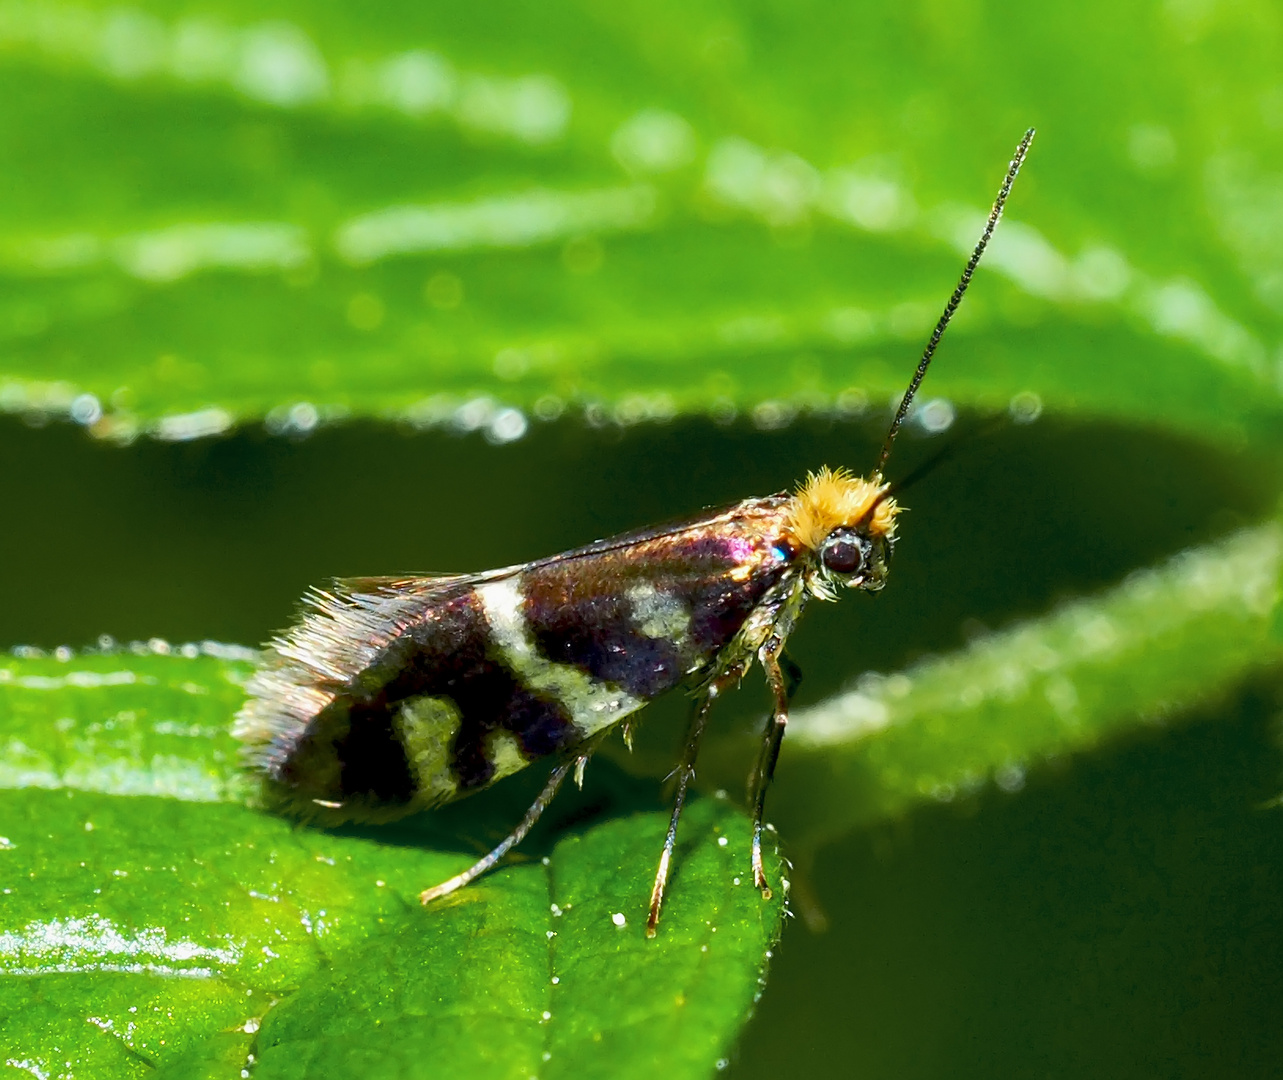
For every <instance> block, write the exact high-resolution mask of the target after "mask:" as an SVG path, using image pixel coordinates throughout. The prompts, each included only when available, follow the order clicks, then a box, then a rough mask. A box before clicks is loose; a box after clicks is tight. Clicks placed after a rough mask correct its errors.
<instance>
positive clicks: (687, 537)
mask: <svg viewBox="0 0 1283 1080" xmlns="http://www.w3.org/2000/svg"><path fill="white" fill-rule="evenodd" d="M781 512H782V511H781V509H780V500H778V499H761V500H750V501H748V502H745V503H741V504H737V506H736V507H733V508H729V509H727V510H724V511H720V512H717V513H714V514H710V515H706V516H703V517H700V518H698V519H695V520H693V521H690V522H686V523H683V524H679V525H670V526H665V527H662V528H659V529H647V530H643V531H641V532H637V533H630V534H627V535H625V536H621V537H615V538H612V539H609V540H604V541H599V542H597V543H596V544H591V545H588V546H587V547H585V548H580V549H578V550H576V551H572V552H567V553H564V554H562V555H557V556H553V557H551V558H549V559H543V560H540V561H538V562H535V563H531V564H528V565H525V566H518V567H508V568H505V569H503V570H496V571H490V572H488V573H484V574H476V575H454V576H441V577H427V576H402V577H390V578H355V579H347V580H344V581H340V582H336V583H334V585H333V586H332V587H331V588H330V589H329V590H317V591H315V592H313V593H312V594H310V595H309V596H308V597H307V598H306V603H307V609H306V610H305V612H304V614H303V616H302V618H301V619H300V620H299V621H298V622H297V623H296V624H295V626H294V627H292V628H291V629H290V630H289V631H287V632H286V633H284V634H283V635H281V636H280V637H279V638H277V639H276V640H275V641H274V642H273V643H272V644H271V646H270V647H269V650H268V653H267V658H266V659H265V662H264V664H263V666H262V668H261V669H260V670H259V672H258V673H257V674H256V675H255V676H254V678H253V679H252V681H251V683H250V686H249V690H250V694H251V697H250V700H249V702H248V703H247V704H246V706H245V708H244V709H243V710H242V712H241V715H240V717H239V719H238V723H237V733H238V734H239V735H240V736H241V737H242V738H243V739H245V741H246V742H247V743H248V744H249V746H250V753H251V755H252V757H253V760H254V763H255V764H256V766H257V767H258V768H259V769H261V770H262V771H263V772H264V773H266V774H267V775H268V776H269V777H270V778H271V780H272V781H273V782H274V783H275V784H276V785H277V786H278V787H279V788H281V789H282V791H283V792H284V794H285V795H286V796H287V798H288V800H289V801H291V802H293V803H294V804H295V807H296V808H298V809H303V810H312V811H315V809H316V808H317V807H321V808H326V809H329V810H332V811H333V812H334V813H335V814H337V815H338V816H342V817H354V816H355V817H365V818H369V817H375V816H387V815H388V814H394V813H396V812H398V811H399V812H404V811H405V810H409V809H414V808H415V807H417V806H421V805H430V804H432V803H437V802H443V801H446V800H449V799H452V798H455V797H457V796H458V795H461V794H466V793H467V792H469V791H473V790H476V789H478V788H480V787H484V786H485V785H487V784H489V783H491V782H493V781H494V780H496V779H498V778H499V777H501V776H504V775H507V774H508V773H511V772H514V771H516V770H517V769H519V768H521V767H523V766H524V765H525V764H527V763H528V762H530V761H532V760H535V759H536V758H540V757H543V756H546V755H552V754H564V753H567V752H570V751H573V750H574V749H575V748H576V747H578V746H580V745H582V744H583V742H584V741H585V740H586V739H588V738H590V737H591V736H592V735H594V734H596V733H597V732H599V731H601V730H602V729H604V728H606V727H609V726H610V725H612V724H614V723H616V722H618V721H619V720H621V719H623V718H624V717H625V716H627V715H629V714H630V713H632V712H634V711H636V710H637V709H639V708H641V707H642V706H643V705H644V704H645V703H646V702H647V701H649V700H651V699H652V698H654V697H655V696H657V695H658V694H660V693H663V692H664V691H666V690H668V689H670V688H671V687H673V686H675V685H677V684H678V683H680V682H681V681H682V680H683V679H685V678H687V677H688V676H690V675H692V674H694V673H696V672H698V671H700V670H702V669H704V668H706V667H707V666H708V665H709V664H710V663H711V662H713V660H714V659H715V658H716V657H717V656H718V654H719V653H720V652H721V650H723V649H724V648H725V647H726V645H727V643H728V642H729V641H730V640H731V639H732V638H733V637H734V636H735V634H736V633H737V632H738V630H739V628H740V627H741V626H742V625H743V624H744V620H745V619H746V618H747V617H748V615H749V613H750V612H752V611H753V610H754V608H755V606H756V605H757V604H758V603H759V602H760V601H761V599H762V596H763V595H764V594H765V593H766V592H768V591H769V590H770V589H771V588H772V587H773V586H774V584H775V583H776V582H777V581H778V580H779V578H780V576H781V575H782V574H783V573H785V572H787V568H788V565H789V560H788V557H787V555H786V553H785V552H784V551H783V549H782V548H781V547H780V546H779V543H778V538H779V533H780V530H779V518H780V514H781Z"/></svg>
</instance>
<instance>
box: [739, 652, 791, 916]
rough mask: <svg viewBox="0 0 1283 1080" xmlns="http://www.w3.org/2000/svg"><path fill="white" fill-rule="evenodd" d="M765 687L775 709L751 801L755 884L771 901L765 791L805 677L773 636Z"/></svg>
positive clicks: (762, 657) (765, 654) (764, 738)
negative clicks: (764, 856) (764, 851)
mask: <svg viewBox="0 0 1283 1080" xmlns="http://www.w3.org/2000/svg"><path fill="white" fill-rule="evenodd" d="M758 659H760V660H761V662H762V670H763V671H765V672H766V683H767V685H768V686H769V687H770V688H771V696H772V698H773V699H774V703H775V709H774V712H773V713H772V714H771V718H770V719H769V720H768V721H767V722H766V730H765V731H764V732H763V733H762V749H761V751H760V752H759V754H758V758H757V765H756V767H755V768H754V770H753V780H752V784H751V787H750V791H749V800H750V801H751V802H752V804H753V884H754V885H756V886H757V887H758V888H759V889H761V890H762V898H763V899H765V900H769V899H770V898H771V887H770V885H769V884H767V881H766V872H765V871H764V870H763V869H762V814H763V812H764V810H765V807H766V789H767V788H768V787H770V786H771V779H772V777H774V775H775V762H776V761H777V760H778V759H779V756H780V743H782V742H783V741H784V729H785V728H786V727H788V722H789V698H791V697H792V696H793V691H794V690H795V689H797V684H798V683H799V682H800V681H801V677H802V673H801V670H800V669H799V668H798V666H797V665H796V664H795V663H793V661H792V660H790V659H789V658H788V657H787V656H785V655H784V642H783V641H781V640H780V639H779V638H778V637H776V636H772V637H771V638H770V639H769V640H768V641H767V642H766V644H765V645H763V646H762V648H761V649H760V650H759V652H758Z"/></svg>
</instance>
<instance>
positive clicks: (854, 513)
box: [234, 130, 1034, 937]
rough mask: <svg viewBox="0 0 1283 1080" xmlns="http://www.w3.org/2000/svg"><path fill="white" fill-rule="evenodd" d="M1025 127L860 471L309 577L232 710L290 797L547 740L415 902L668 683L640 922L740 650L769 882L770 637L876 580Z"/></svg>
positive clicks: (435, 792) (336, 815) (369, 783)
mask: <svg viewBox="0 0 1283 1080" xmlns="http://www.w3.org/2000/svg"><path fill="white" fill-rule="evenodd" d="M1033 136H1034V132H1033V131H1032V130H1030V131H1028V132H1026V134H1025V136H1024V138H1023V139H1022V140H1021V142H1020V145H1019V146H1018V148H1017V150H1016V154H1015V157H1014V158H1013V159H1012V161H1011V163H1010V165H1009V167H1008V169H1007V173H1006V176H1005V177H1004V179H1003V182H1002V186H1001V188H1000V189H999V192H998V196H997V198H996V200H995V201H994V204H993V208H992V210H991V211H990V214H989V218H988V221H987V222H986V224H985V226H984V230H983V232H982V234H981V236H980V239H979V242H978V243H977V244H976V246H975V249H974V251H973V252H972V254H971V257H970V259H969V260H968V261H967V264H966V266H965V268H964V270H963V273H962V277H961V279H960V280H959V282H958V285H957V287H956V288H955V289H954V291H953V294H952V296H951V297H950V298H949V301H948V303H947V304H946V306H945V309H944V312H943V314H942V315H941V317H940V320H939V322H938V323H937V324H936V327H935V330H934V332H933V333H932V335H931V338H930V340H929V341H928V343H927V346H926V349H925V351H924V352H923V355H922V358H921V360H920V361H919V363H918V366H917V369H916V370H915V372H914V374H913V377H912V379H911V381H910V383H909V386H908V389H907V390H906V391H905V393H904V396H903V398H902V399H901V402H900V406H899V408H898V409H897V410H896V413H895V416H894V418H893V419H892V421H891V426H890V428H889V430H888V431H887V435H886V439H885V441H884V442H883V445H882V451H881V456H880V457H879V459H878V463H877V467H876V468H875V469H874V470H873V472H872V473H871V474H870V475H869V476H867V477H863V478H862V477H857V476H855V475H853V474H851V473H850V472H848V471H846V470H845V469H835V470H831V469H828V468H822V469H820V470H819V471H818V472H815V473H812V474H811V475H810V476H809V477H808V478H807V479H806V480H805V481H804V482H803V483H802V484H800V485H799V486H798V488H797V490H796V491H795V492H793V493H792V494H789V493H782V494H777V495H768V496H766V497H765V498H751V499H745V500H744V501H743V502H739V503H736V504H735V505H733V506H730V507H727V508H725V509H721V510H715V511H708V512H705V513H703V514H700V515H699V516H697V517H694V518H692V519H690V520H687V521H684V522H680V523H677V524H671V525H665V526H662V527H658V528H649V529H643V530H641V531H639V532H632V533H626V534H624V535H622V536H616V537H612V538H610V539H606V540H599V541H597V542H596V543H592V544H589V545H588V546H586V547H582V548H578V549H576V550H574V551H567V552H564V553H562V554H560V555H553V556H551V557H549V558H546V559H539V560H537V561H535V562H530V563H525V564H522V565H519V566H509V567H505V568H503V569H501V570H491V571H487V572H484V573H479V574H460V575H447V576H431V575H423V576H419V575H416V576H405V577H371V578H350V579H346V580H339V581H335V582H333V583H332V584H331V585H330V586H329V587H328V588H325V589H314V590H312V591H311V592H309V593H308V594H307V596H306V597H305V598H304V601H303V603H304V609H303V612H302V614H301V615H300V617H299V619H298V621H297V622H296V623H295V624H294V625H293V626H292V627H290V628H289V629H288V630H286V631H284V632H283V633H282V634H280V635H279V636H278V637H276V638H275V639H273V640H272V641H271V642H270V643H269V644H268V646H267V647H266V650H265V653H264V657H263V660H262V663H261V665H260V666H259V668H258V670H257V671H256V672H255V674H254V675H253V676H252V677H251V679H250V681H249V684H248V695H249V696H248V699H247V701H246V703H245V705H244V707H243V708H242V709H241V711H240V713H239V714H238V716H237V719H236V724H235V728H234V731H235V734H236V735H237V736H238V737H239V738H240V739H241V740H243V742H244V743H245V754H246V759H247V763H248V764H249V765H250V766H251V767H252V768H253V769H255V770H256V771H258V772H259V773H261V774H262V775H263V776H264V777H265V778H266V782H267V785H268V787H269V788H270V789H272V790H273V792H274V793H275V795H276V796H277V797H278V798H279V800H280V801H281V802H282V803H283V805H284V807H285V808H286V809H288V810H291V811H293V812H295V813H298V814H300V815H302V816H307V817H313V818H319V819H321V820H323V821H326V822H329V823H337V822H339V821H343V820H363V821H378V820H388V819H391V818H395V817H399V816H401V815H403V814H406V813H410V812H413V811H416V810H421V809H424V808H428V807H433V806H438V805H440V804H442V803H446V802H450V801H452V800H454V799H458V798H461V797H462V796H465V795H468V794H471V793H473V792H476V791H479V790H481V789H482V788H485V787H488V786H489V785H490V784H493V783H495V782H496V781H498V780H500V779H502V778H503V777H505V776H508V775H509V774H511V773H514V772H516V771H518V770H519V769H523V768H525V767H526V766H527V765H529V764H530V763H531V762H534V761H536V760H540V759H548V760H549V761H550V762H551V763H552V766H553V767H552V771H551V773H550V775H549V777H548V781H547V783H546V784H545V785H544V788H543V790H542V791H541V792H540V794H539V797H538V798H537V799H536V800H535V801H534V804H533V805H532V806H531V807H530V809H529V810H528V811H527V812H526V814H525V816H524V817H523V818H522V820H521V821H520V823H518V825H517V826H516V828H515V829H513V831H512V832H511V833H510V834H509V835H508V836H507V837H506V838H505V839H504V840H503V841H502V843H500V844H499V845H498V846H497V847H496V848H495V849H494V850H493V851H491V852H490V853H489V854H488V855H486V856H485V858H483V859H481V860H480V861H478V862H477V863H476V864H475V865H473V866H472V867H470V868H469V869H467V870H465V871H464V872H463V873H461V874H458V875H457V876H455V877H452V878H451V879H450V880H448V881H445V882H442V883H441V884H439V885H437V886H435V887H433V888H430V889H427V890H426V891H424V892H423V894H422V896H421V899H422V901H423V902H424V903H425V904H426V903H428V902H429V901H431V900H434V899H436V898H437V897H441V896H444V895H446V894H447V893H450V892H453V891H454V890H455V889H458V888H460V887H461V886H463V885H466V884H467V883H468V882H470V881H472V880H473V879H474V878H476V877H477V876H478V875H480V874H482V873H484V872H485V871H486V870H488V869H489V868H490V867H492V866H494V865H495V863H497V862H498V861H499V860H500V859H501V858H503V856H504V855H505V854H506V853H507V852H508V851H509V850H511V849H512V848H513V847H514V846H515V845H516V844H518V843H520V842H521V840H522V838H523V837H525V835H526V834H527V833H528V832H529V831H530V829H531V827H532V826H533V825H534V824H535V822H536V821H537V820H538V818H539V816H540V814H541V813H542V812H543V811H544V809H545V808H546V807H547V806H548V804H549V803H550V802H551V801H552V799H553V797H554V796H555V795H556V793H557V791H558V789H559V788H560V787H561V785H562V783H563V782H564V781H565V779H566V777H567V776H568V775H569V774H570V773H571V772H575V773H576V774H577V779H578V780H579V781H580V782H582V777H583V770H584V767H585V765H586V764H587V763H588V760H589V758H590V757H591V756H592V754H593V752H594V750H595V749H596V748H597V747H598V745H599V744H600V743H601V742H602V740H603V739H604V738H605V737H606V736H607V735H608V734H609V733H610V732H611V731H613V730H614V729H615V728H617V727H620V726H621V725H622V726H623V730H624V735H625V739H630V734H631V727H630V725H631V723H632V720H633V718H634V716H635V714H636V713H637V712H638V711H639V710H640V709H642V708H643V707H644V706H645V705H646V704H647V703H648V702H650V701H652V700H653V699H655V698H656V697H658V696H659V695H661V694H663V693H666V692H668V691H670V690H673V689H675V688H676V687H678V686H684V687H686V688H688V689H689V690H690V691H691V692H692V693H693V696H694V711H693V714H692V719H691V722H690V727H689V731H688V734H687V737H686V742H685V747H684V749H683V752H682V758H681V762H680V764H679V766H678V768H677V770H676V779H677V785H676V786H677V791H676V797H675V800H674V805H673V811H672V817H671V819H670V822H669V826H668V833H667V835H666V837H665V839H664V846H663V849H662V851H661V853H660V858H659V867H658V870H657V872H656V874H655V884H654V888H653V890H652V892H651V897H650V910H649V915H648V917H647V923H646V933H647V936H648V937H653V936H654V935H655V932H656V927H657V925H658V922H659V914H660V907H661V905H662V903H663V899H664V890H665V888H666V886H667V884H668V878H669V871H670V867H671V862H672V857H673V846H674V842H675V840H676V836H677V825H678V820H679V818H680V817H681V812H682V805H683V803H684V801H685V799H686V794H687V790H688V788H689V786H690V782H691V780H692V778H693V776H694V773H695V760H696V756H697V753H698V750H699V745H700V739H701V737H702V736H703V734H704V729H705V726H706V722H707V719H708V714H709V710H710V708H711V706H712V704H713V702H714V701H716V699H717V698H718V697H720V696H721V695H722V694H723V693H724V692H725V691H726V690H728V689H730V688H731V687H733V686H735V685H736V684H737V683H738V682H739V681H740V680H741V679H742V678H743V677H744V676H745V674H747V672H748V671H749V669H750V668H751V666H752V664H753V661H754V659H756V660H757V661H758V662H759V663H760V664H761V666H762V669H763V671H764V672H765V675H766V681H767V684H768V686H769V688H770V691H771V694H772V698H773V705H774V707H773V711H772V715H771V717H770V719H769V720H768V722H767V724H766V729H765V731H764V733H763V736H762V743H761V749H760V751H759V753H758V756H757V762H756V765H755V767H754V769H753V772H752V774H751V777H750V784H749V792H750V795H749V801H750V805H751V808H752V815H753V832H752V838H753V839H752V849H751V863H752V867H751V868H752V872H753V880H754V882H755V884H756V886H757V887H758V888H759V889H760V890H761V891H762V894H763V896H765V897H769V896H770V895H771V893H770V886H769V884H768V882H767V878H766V874H765V872H764V870H763V867H762V815H763V809H764V805H765V798H766V791H767V788H768V787H769V786H770V783H771V778H772V775H773V773H774V771H775V763H776V759H777V758H778V756H779V751H780V743H781V740H782V739H783V736H784V731H785V729H786V727H787V726H788V714H789V698H790V692H791V687H792V685H793V684H794V681H795V680H793V679H792V678H791V663H790V661H788V659H787V657H786V656H785V652H784V649H785V645H786V644H787V642H788V639H789V635H790V634H791V633H792V632H793V629H794V627H795V626H796V625H797V621H798V619H799V618H800V616H801V614H802V611H803V609H804V608H805V606H806V604H807V602H808V601H809V600H812V599H815V600H835V599H836V598H837V595H838V590H839V589H843V588H845V589H859V590H862V591H864V592H877V591H878V590H879V589H881V588H882V587H883V585H884V584H885V583H886V578H887V568H888V564H889V562H890V558H891V552H892V549H893V547H894V544H895V536H896V517H897V515H898V513H899V512H900V506H899V504H898V503H897V502H896V498H895V488H894V485H892V484H890V483H888V482H887V481H886V480H885V479H884V475H883V470H884V469H885V467H886V462H887V458H888V456H889V454H890V452H891V447H892V444H893V442H894V440H895V437H896V434H897V432H898V431H899V430H900V426H901V424H902V423H903V421H904V419H905V417H906V415H907V414H908V412H909V407H910V405H911V404H912V402H913V398H914V395H915V394H916V393H917V390H918V387H919V385H920V384H921V382H922V379H923V376H924V375H925V374H926V372H927V368H928V366H929V365H930V363H931V359H932V357H933V356H934V354H935V351H936V347H937V346H938V344H939V343H940V339H941V336H942V335H943V333H944V331H945V328H946V327H947V326H948V324H949V320H950V319H951V318H952V317H953V314H954V312H955V311H956V310H957V307H958V304H959V303H960V302H961V300H962V297H963V294H964V293H965V292H966V289H967V286H968V284H969V283H970V281H971V276H972V273H973V272H974V270H975V268H976V266H977V264H978V263H979V261H980V257H981V255H982V254H983V253H984V250H985V247H986V245H987V244H988V243H989V239H990V237H991V236H992V235H993V231H994V229H995V227H996V226H997V224H998V220H999V218H1000V217H1001V215H1002V210H1003V207H1004V205H1005V203H1006V201H1007V197H1008V195H1009V194H1010V191H1011V187H1012V184H1013V183H1014V181H1015V179H1016V174H1017V173H1018V172H1019V170H1020V166H1021V164H1022V163H1023V161H1024V159H1025V155H1026V153H1027V152H1028V150H1029V145H1030V142H1031V141H1032V139H1033Z"/></svg>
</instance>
